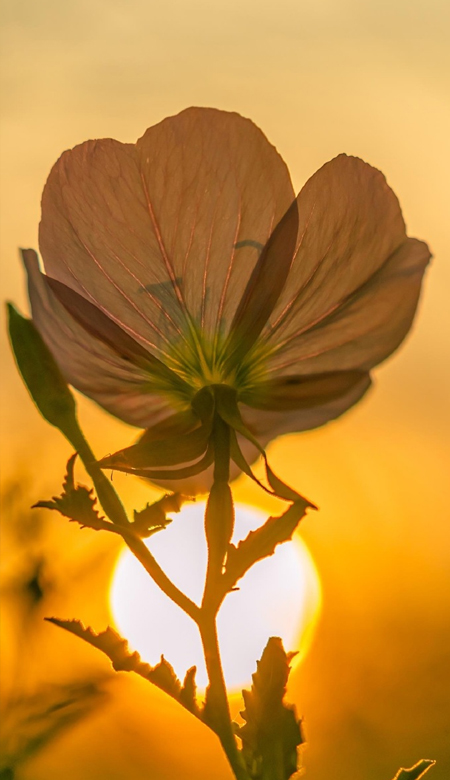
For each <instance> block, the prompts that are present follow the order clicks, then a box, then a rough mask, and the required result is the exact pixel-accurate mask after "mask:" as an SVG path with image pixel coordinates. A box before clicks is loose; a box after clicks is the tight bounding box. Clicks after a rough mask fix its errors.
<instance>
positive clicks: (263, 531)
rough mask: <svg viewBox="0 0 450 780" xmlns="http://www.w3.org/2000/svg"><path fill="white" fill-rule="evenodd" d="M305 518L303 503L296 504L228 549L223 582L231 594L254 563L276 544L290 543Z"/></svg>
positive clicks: (269, 553)
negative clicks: (232, 589)
mask: <svg viewBox="0 0 450 780" xmlns="http://www.w3.org/2000/svg"><path fill="white" fill-rule="evenodd" d="M304 515H305V505H304V502H295V503H294V504H291V506H290V507H289V509H287V510H286V512H284V514H282V515H281V516H280V517H269V518H268V519H267V520H266V522H265V523H264V525H262V526H261V527H260V528H257V529H256V531H250V533H249V534H248V536H246V538H245V539H243V540H242V541H241V542H239V544H238V545H237V547H235V546H234V545H233V544H231V545H230V546H229V548H228V555H227V561H226V567H225V572H224V575H223V576H224V582H225V583H226V585H227V589H228V590H230V589H231V588H232V587H233V586H234V585H235V584H236V582H237V581H238V580H239V579H240V578H241V577H243V576H244V574H245V573H246V572H247V571H248V569H250V568H251V566H253V564H254V563H256V561H260V560H262V559H263V558H267V557H268V556H269V555H272V554H273V553H274V552H275V547H276V546H277V544H282V543H283V542H287V541H289V539H291V538H292V534H293V533H294V531H295V529H296V528H297V526H298V524H299V522H300V520H301V519H302V517H304Z"/></svg>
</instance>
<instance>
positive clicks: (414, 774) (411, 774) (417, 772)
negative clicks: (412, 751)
mask: <svg viewBox="0 0 450 780" xmlns="http://www.w3.org/2000/svg"><path fill="white" fill-rule="evenodd" d="M435 763H436V761H433V759H429V758H423V759H422V761H418V762H417V764H414V766H412V767H411V769H399V770H398V772H397V774H396V775H395V777H394V780H419V778H421V777H423V776H424V774H425V773H426V772H428V770H429V769H431V767H432V766H434V765H435Z"/></svg>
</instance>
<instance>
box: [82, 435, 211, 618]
mask: <svg viewBox="0 0 450 780" xmlns="http://www.w3.org/2000/svg"><path fill="white" fill-rule="evenodd" d="M69 433H70V436H69ZM67 438H68V439H69V441H70V443H71V444H72V446H73V447H74V448H75V449H76V451H77V452H78V455H79V456H80V458H81V460H82V462H83V464H84V466H85V468H86V471H87V472H88V474H89V476H90V477H91V479H92V481H93V483H94V485H95V490H96V492H97V496H98V499H99V501H100V504H101V505H102V507H103V509H104V511H105V513H106V515H107V516H108V517H109V519H110V520H112V522H113V523H114V524H115V525H116V526H119V527H120V528H117V533H119V534H120V536H122V538H123V540H124V541H125V542H126V544H127V545H128V547H129V548H130V550H131V552H132V553H133V554H134V555H135V556H136V558H137V559H138V560H139V561H140V563H142V565H143V567H144V569H145V570H146V572H147V573H148V574H149V575H150V577H151V578H152V580H153V581H154V582H155V583H156V584H157V585H158V587H159V588H161V590H162V591H163V593H165V594H166V596H168V598H169V599H171V600H172V601H174V602H175V604H177V606H179V607H180V608H181V609H182V610H183V611H184V612H186V614H188V615H189V617H191V618H192V619H193V620H194V621H195V622H196V623H198V619H199V614H200V610H199V608H198V606H197V605H196V604H194V602H193V601H191V599H190V598H188V596H185V594H184V593H183V592H182V591H181V590H179V589H178V588H177V586H176V585H174V583H173V582H172V580H170V579H169V577H168V576H167V574H165V572H164V571H163V570H162V569H161V567H160V565H159V564H158V563H157V561H156V560H155V558H154V557H153V555H152V554H151V552H150V550H148V548H147V547H146V546H145V544H144V542H143V541H142V539H140V538H139V537H138V536H136V534H135V533H134V532H133V531H131V530H129V527H130V522H129V520H128V517H127V515H126V512H125V509H124V507H123V504H122V502H121V500H120V498H119V496H118V495H117V493H116V491H115V490H114V488H113V486H112V484H111V482H110V481H109V480H108V478H107V477H106V476H105V474H104V473H103V471H102V470H101V468H100V467H99V466H98V465H97V461H96V458H95V455H94V453H93V452H92V450H91V447H90V445H89V444H88V442H87V441H86V439H85V438H84V435H83V432H82V430H81V428H80V427H79V425H78V423H77V424H76V426H71V430H70V431H69V432H68V434H67Z"/></svg>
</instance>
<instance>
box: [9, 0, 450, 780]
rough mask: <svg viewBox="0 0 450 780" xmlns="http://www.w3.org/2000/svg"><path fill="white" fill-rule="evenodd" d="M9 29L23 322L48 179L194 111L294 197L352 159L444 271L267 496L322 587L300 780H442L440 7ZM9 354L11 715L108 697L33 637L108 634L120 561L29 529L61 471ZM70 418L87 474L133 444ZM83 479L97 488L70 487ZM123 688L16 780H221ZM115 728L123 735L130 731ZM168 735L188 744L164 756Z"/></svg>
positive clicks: (236, 9) (126, 12) (66, 17)
mask: <svg viewBox="0 0 450 780" xmlns="http://www.w3.org/2000/svg"><path fill="white" fill-rule="evenodd" d="M4 5H5V13H4V18H3V22H2V35H3V45H2V47H1V57H2V60H3V63H2V64H3V74H4V81H3V84H2V139H1V141H2V142H1V154H2V164H1V193H0V196H1V203H0V212H1V215H2V231H1V236H0V257H1V262H2V294H3V297H5V298H8V299H10V300H14V301H15V302H16V303H17V304H18V305H19V307H21V310H22V311H26V310H27V306H28V304H27V296H26V291H25V286H24V280H23V274H22V270H21V268H20V263H19V259H18V252H17V248H18V246H24V247H28V246H34V247H36V246H37V230H38V223H39V218H40V198H41V193H42V189H43V186H44V182H45V179H46V177H47V175H48V173H49V171H50V167H51V165H52V164H53V163H54V162H55V160H56V158H57V157H58V155H59V154H60V153H61V152H62V151H63V150H64V149H66V148H69V147H72V146H73V145H75V144H77V143H81V142H83V141H85V140H86V139H87V138H96V137H112V138H117V139H119V140H121V141H123V142H134V141H135V139H136V137H137V136H138V134H139V133H141V132H142V131H143V129H144V128H145V127H148V126H150V125H152V124H154V123H156V122H158V121H160V120H161V119H162V118H163V117H165V116H168V115H171V114H175V113H177V112H178V111H180V110H182V109H183V108H185V107H187V106H190V105H195V106H215V107H217V108H221V109H225V110H236V111H238V112H240V113H242V114H243V115H245V116H248V117H250V118H251V119H253V120H254V121H255V122H256V123H257V124H258V125H259V126H260V127H261V128H262V129H263V130H264V132H265V133H266V134H267V136H268V137H269V138H270V140H271V142H272V143H274V144H275V145H276V147H277V148H278V150H279V151H280V153H281V154H282V156H283V158H284V159H285V160H286V162H287V164H288V166H289V169H290V171H291V173H292V178H293V184H294V188H295V190H296V191H298V190H299V189H300V187H301V186H302V185H303V183H304V182H305V181H306V179H307V178H308V177H309V176H310V175H311V174H312V173H313V172H314V171H315V170H317V169H318V168H319V167H320V166H321V165H322V164H323V163H324V162H325V161H326V160H329V159H331V158H332V157H333V156H335V155H336V154H339V153H341V152H346V153H348V154H354V155H359V156H360V157H362V158H363V159H365V160H367V162H369V163H370V164H372V165H374V166H376V167H377V168H379V169H380V170H382V171H383V172H384V173H385V174H386V177H387V180H388V183H389V184H390V185H391V186H392V188H393V189H394V191H395V192H396V194H397V195H398V197H399V200H400V203H401V206H402V209H403V213H404V215H405V219H406V222H407V227H408V232H409V234H410V235H414V236H418V237H419V238H421V239H424V240H426V241H428V242H429V244H430V248H431V250H432V252H433V255H434V260H433V261H432V264H431V266H430V269H429V271H428V273H427V278H426V280H425V285H424V293H423V296H422V299H421V301H420V304H419V311H418V316H417V320H416V322H415V324H414V327H413V329H412V332H411V334H410V336H409V337H408V339H407V341H406V343H405V345H404V346H403V347H402V349H401V351H399V352H398V354H396V355H394V356H393V358H391V359H390V360H389V361H388V362H387V363H386V364H384V365H383V366H381V367H380V368H378V369H377V370H376V371H375V372H374V378H375V387H374V389H373V391H371V392H370V393H369V394H368V396H367V397H366V398H365V399H364V400H363V402H362V403H361V404H359V405H358V406H357V407H355V408H354V409H353V410H352V411H351V412H349V413H348V414H347V415H345V416H344V417H343V418H341V419H340V420H338V421H337V422H336V423H332V424H330V425H328V426H326V427H324V428H322V429H319V430H315V431H311V432H308V433H305V434H302V435H290V436H285V437H283V438H281V439H279V440H278V441H275V442H274V443H272V444H271V446H270V448H269V453H268V454H269V460H270V463H271V465H272V467H273V468H274V470H275V472H276V473H278V474H279V475H280V477H282V478H283V479H284V480H286V481H287V482H288V483H289V484H291V485H292V486H293V487H294V488H296V489H298V490H299V491H300V492H301V493H302V494H304V495H305V496H307V497H308V498H309V499H311V501H314V502H315V503H316V504H317V505H318V506H319V512H309V513H308V515H307V517H305V518H304V520H302V523H301V524H300V527H299V533H300V534H301V536H302V538H303V539H304V540H305V542H306V544H307V546H308V549H309V550H310V551H311V554H312V556H313V558H314V561H315V563H316V565H317V568H318V570H319V572H320V581H321V587H322V591H323V605H322V611H321V618H320V621H319V623H318V625H317V630H316V632H315V635H314V640H313V644H312V648H311V652H309V653H308V654H307V656H306V657H305V659H304V662H303V663H301V664H299V665H298V666H297V668H296V669H295V670H294V671H293V673H292V675H291V679H290V687H289V697H288V698H289V699H290V700H291V701H293V702H295V704H296V706H297V708H298V711H299V712H300V713H302V714H304V716H305V732H306V736H307V740H308V746H307V749H306V751H305V758H304V761H305V765H306V771H307V774H306V777H307V778H309V777H311V778H314V779H315V780H325V778H329V777H351V778H352V780H389V779H390V778H391V777H393V776H394V774H395V772H396V770H397V769H398V768H399V767H400V766H401V765H403V766H410V765H412V764H413V763H414V762H415V761H416V760H418V759H419V758H420V757H422V756H429V757H433V758H436V759H437V760H438V764H437V767H436V769H433V770H431V771H430V773H429V777H430V780H432V778H433V773H434V775H435V777H436V780H445V778H447V777H448V776H449V767H450V743H449V736H448V723H449V705H448V695H447V692H448V690H449V688H450V665H449V664H448V657H447V656H448V651H447V648H448V647H449V644H450V625H449V619H448V616H449V614H450V587H449V572H450V558H449V550H450V538H449V529H450V516H449V502H448V474H449V472H450V453H449V440H450V406H449V403H448V399H449V396H450V376H449V365H450V355H449V343H448V334H449V332H450V306H449V305H448V299H449V290H450V261H449V258H450V238H449V233H448V193H447V190H448V182H449V181H450V164H449V162H450V161H449V155H448V138H449V137H450V114H449V110H448V76H449V66H448V34H447V29H448V4H447V3H445V2H442V1H441V0H429V2H424V0H408V2H406V0H397V1H396V2H393V3H387V2H385V3H379V2H378V0H365V2H363V3H355V2H351V1H350V0H340V1H339V2H335V1H334V2H333V0H321V1H320V2H317V1H316V0H304V1H303V2H298V1H297V0H279V2H278V3H277V4H274V3H273V2H269V0H261V2H259V3H255V2H254V1H253V0H215V2H213V3H211V2H209V3H208V2H206V0H191V2H188V3H186V2H183V0H168V1H167V2H166V3H148V2H146V0H130V2H128V3H124V2H113V3H111V2H106V0H90V2H89V3H88V2H79V0H65V2H64V3H61V2H59V1H58V0H46V2H44V3H36V2H33V0H20V2H12V1H11V2H6V3H5V4H4ZM0 349H1V358H2V382H1V387H0V407H1V409H0V411H1V414H2V462H3V466H2V470H1V472H2V473H1V478H2V482H3V486H4V494H5V501H4V511H3V513H2V514H3V518H2V523H3V528H2V531H3V533H2V556H3V557H4V559H5V562H6V561H7V565H6V563H5V566H4V568H3V569H2V571H1V577H2V579H1V586H2V602H3V603H4V605H5V606H4V608H3V609H2V614H3V619H2V621H1V622H2V632H4V634H5V640H4V642H3V654H4V656H3V659H2V661H3V662H2V664H1V668H2V677H4V678H5V680H6V683H5V684H3V685H2V686H1V688H2V696H3V697H4V698H6V699H8V697H9V699H8V701H7V702H6V704H10V702H11V700H12V697H16V699H17V698H18V697H19V696H23V697H25V699H26V698H27V697H29V696H32V695H34V696H37V697H39V696H41V693H42V689H43V687H45V686H46V685H53V684H59V683H60V681H61V680H63V681H67V680H73V679H78V680H80V679H83V680H84V679H87V678H89V679H90V678H91V677H92V675H94V674H95V675H97V674H98V675H107V674H110V673H111V669H110V666H109V665H108V663H106V662H105V661H104V659H103V658H97V654H96V653H95V651H94V650H93V649H92V648H89V647H84V645H83V646H79V643H78V642H77V640H76V638H74V637H71V636H69V635H65V634H63V632H61V631H58V629H57V628H56V627H54V626H51V625H49V624H48V623H44V621H43V617H44V616H45V615H55V616H58V617H61V618H71V617H74V618H79V619H81V620H83V621H84V622H85V623H88V624H90V625H92V627H93V628H94V629H96V630H102V629H104V628H105V627H106V625H107V624H108V622H109V621H110V620H111V615H110V614H109V608H108V603H107V600H108V594H109V591H108V589H109V586H110V581H111V576H112V572H113V569H114V566H115V564H116V560H117V556H118V554H119V552H120V550H121V549H122V548H121V547H120V542H119V540H117V539H112V538H105V536H106V535H102V534H100V533H99V534H97V533H95V532H91V531H89V530H83V531H80V530H79V529H78V528H75V527H74V526H73V524H69V523H68V521H67V520H66V519H64V518H60V517H57V516H56V513H40V514H37V513H36V510H33V512H34V514H30V511H29V507H30V506H31V505H32V504H34V503H35V502H36V501H37V500H39V499H44V498H49V497H50V496H52V495H57V494H58V493H59V492H60V488H61V483H62V479H63V475H64V468H65V463H66V461H67V459H68V457H69V456H70V455H71V454H72V453H71V449H70V447H69V445H68V444H67V443H66V442H65V441H64V440H63V439H62V437H61V435H60V434H59V432H58V431H57V430H56V429H53V428H51V427H50V426H49V425H47V424H46V423H45V422H44V421H43V420H42V419H40V418H39V415H38V413H37V412H36V409H35V408H34V406H33V404H32V402H31V401H30V399H29V396H28V394H27V392H26V390H25V389H24V387H23V385H22V383H21V380H20V378H19V377H18V375H17V372H16V369H15V366H14V364H13V360H12V357H11V354H10V351H9V346H8V343H7V338H6V335H5V332H4V329H3V331H2V334H1V336H0ZM77 400H78V405H79V416H80V420H81V423H82V426H83V429H84V431H85V433H86V435H87V437H88V438H89V440H90V442H91V444H92V447H93V449H94V451H95V453H96V455H97V456H98V457H102V456H106V455H107V454H108V453H111V452H114V451H116V450H117V449H118V448H119V447H125V446H127V445H130V444H131V443H133V442H134V441H135V440H136V438H137V435H138V433H137V431H136V429H133V428H130V427H129V426H126V425H125V424H123V423H120V422H118V421H117V420H114V419H112V418H111V417H109V416H108V415H107V414H105V413H104V412H102V411H101V410H100V409H98V408H96V407H95V405H94V404H93V403H90V402H88V401H87V400H86V399H84V398H82V397H80V396H79V395H78V394H77ZM77 476H78V479H79V481H80V482H82V483H84V484H89V480H88V477H87V476H86V475H85V474H84V472H83V470H82V468H81V467H80V465H79V464H78V465H77ZM13 484H16V490H17V492H18V493H19V495H20V506H19V509H20V511H18V513H16V514H15V513H14V512H12V511H11V507H10V504H9V503H8V501H7V500H6V498H7V496H8V491H9V492H10V491H11V485H13ZM114 485H115V487H116V488H117V490H118V492H119V493H120V495H121V496H123V499H124V503H125V504H126V507H127V509H128V510H129V511H130V512H132V511H133V509H137V510H139V509H142V507H143V506H144V505H145V504H146V503H147V502H149V501H150V502H151V501H152V500H155V499H156V498H157V497H159V496H160V495H161V493H160V491H157V490H156V489H154V488H153V487H151V486H150V485H149V484H148V483H145V482H144V481H139V480H135V479H133V478H132V477H126V476H125V475H121V474H115V475H114ZM233 489H234V494H235V500H236V501H237V502H239V503H243V504H249V505H253V506H255V507H258V508H259V509H260V510H261V511H263V512H264V513H265V514H267V513H274V514H276V513H277V512H279V511H280V509H281V511H282V507H281V504H280V502H277V501H275V500H274V499H271V498H270V497H269V496H267V495H265V494H262V493H261V491H260V490H259V489H258V487H257V486H255V485H254V484H253V483H252V482H250V480H248V479H247V478H240V479H239V480H238V481H237V482H236V483H235V485H234V488H233ZM44 515H45V517H44ZM177 523H178V518H176V517H175V518H174V525H176V524H177ZM111 536H112V535H111ZM41 559H42V560H43V561H44V563H43V568H42V572H43V573H42V581H41V584H42V587H43V590H44V594H45V595H44V598H43V601H42V603H41V604H40V605H39V608H37V609H36V610H35V611H34V612H33V611H32V610H31V609H30V607H29V601H27V600H26V599H25V596H23V593H25V587H24V583H25V584H26V580H27V577H28V576H29V573H30V571H31V572H32V571H33V565H35V564H36V562H39V561H40V560H41ZM22 586H23V588H22ZM21 588H22V590H23V593H22V590H21ZM234 595H235V596H236V597H237V598H238V597H239V594H233V597H234ZM22 596H23V598H22ZM229 598H230V599H231V598H232V596H229ZM167 655H168V660H169V661H170V660H171V659H170V657H169V653H168V654H167ZM255 660H256V659H255ZM118 680H119V681H118V685H117V687H118V688H120V689H121V690H123V691H126V696H125V694H124V697H125V699H126V702H125V704H124V703H123V702H122V699H120V701H119V700H116V699H114V700H113V703H112V704H111V701H109V700H105V706H104V708H103V709H99V710H98V712H97V714H96V715H95V717H92V719H89V718H86V720H85V721H83V722H82V723H81V724H79V725H78V726H76V727H74V730H73V732H72V731H67V732H66V734H65V735H64V738H63V739H61V741H57V740H55V741H54V742H50V743H49V744H48V745H47V747H46V748H45V751H43V752H42V753H36V754H35V756H32V757H31V758H30V760H29V762H28V763H29V766H27V765H25V764H24V765H23V766H22V765H21V766H20V767H18V769H17V772H16V776H17V780H40V778H43V779H45V780H59V778H60V777H61V766H65V764H64V763H62V762H63V761H65V762H67V766H66V767H65V770H64V772H65V774H67V777H68V778H70V780H72V778H73V780H80V778H82V779H83V780H104V778H107V779H108V780H109V778H114V780H116V778H118V780H125V778H126V780H140V779H141V778H142V777H144V776H148V777H151V778H152V780H166V778H169V780H172V778H173V777H183V778H186V779H187V778H189V779H190V778H195V780H197V778H198V779H200V778H203V777H204V778H210V777H214V778H216V777H217V779H218V780H222V779H223V780H225V779H227V780H230V777H231V776H230V775H229V773H228V771H227V767H226V762H225V761H224V760H223V756H222V752H221V750H220V748H219V746H218V745H217V744H216V741H215V740H214V739H213V738H211V739H210V741H209V742H208V743H207V745H208V747H207V748H206V747H205V748H204V749H203V748H202V749H201V750H200V749H199V748H198V746H199V744H202V745H206V743H205V742H204V739H205V736H204V734H203V732H202V731H201V730H200V725H201V724H197V723H196V722H195V725H196V726H198V728H197V729H194V726H192V724H191V721H193V719H192V718H191V717H190V716H189V715H188V714H187V713H185V712H182V713H181V714H178V715H177V714H176V713H177V712H178V709H177V706H176V703H175V702H172V701H171V700H167V702H168V703H167V706H166V707H165V706H164V702H165V701H166V699H165V698H164V696H163V694H160V692H159V691H157V690H156V689H154V688H153V687H152V686H150V685H147V684H146V683H145V681H138V683H136V682H135V681H134V682H133V681H132V680H133V678H128V677H126V675H124V674H121V675H119V678H118ZM136 689H138V692H137V693H136ZM122 713H123V714H122ZM124 723H130V724H132V725H131V726H130V728H129V729H128V730H126V729H125V728H124ZM189 724H191V725H189ZM207 733H208V734H209V732H207ZM174 734H176V735H177V736H176V739H181V738H182V737H181V735H185V737H186V738H185V739H184V741H182V742H181V744H180V745H179V750H178V752H177V754H176V755H175V751H174V750H173V743H174V739H175V737H174ZM186 735H187V736H186ZM69 743H70V744H69ZM107 747H108V748H109V747H111V752H110V757H108V756H107V750H106V748H107ZM0 752H1V750H0ZM120 756H121V758H120ZM202 758H203V763H202ZM171 762H172V763H171ZM220 762H221V763H220ZM427 777H428V776H427Z"/></svg>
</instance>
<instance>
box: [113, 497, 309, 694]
mask: <svg viewBox="0 0 450 780" xmlns="http://www.w3.org/2000/svg"><path fill="white" fill-rule="evenodd" d="M204 508H205V505H204V504H203V503H195V504H190V505H187V506H185V507H184V508H183V509H182V511H181V513H180V515H176V516H175V518H174V521H173V523H172V525H171V526H169V527H168V528H167V529H166V530H165V531H163V532H160V533H159V534H157V535H156V536H154V537H153V538H150V540H148V542H147V545H148V547H149V548H150V549H151V551H152V553H153V554H154V555H155V557H156V559H157V560H158V562H159V563H160V564H161V565H162V566H163V568H164V569H165V571H166V572H167V573H168V574H169V576H170V577H171V578H172V579H173V581H174V582H175V583H176V584H177V585H178V586H179V587H180V588H182V589H183V590H184V592H185V593H187V594H188V595H189V596H190V597H191V598H193V599H194V600H195V601H196V602H197V603H198V602H199V601H200V600H201V595H202V588H203V583H204V578H205V569H206V545H205V539H204V535H203V514H204ZM263 520H264V515H263V514H262V512H261V510H257V509H255V508H254V507H250V506H245V505H243V504H240V505H237V507H236V528H235V534H234V538H233V541H234V542H237V541H239V540H240V539H242V538H244V537H245V536H246V535H247V534H248V533H249V531H251V530H253V529H254V528H256V527H257V526H258V525H260V524H261V522H262V521H263ZM110 599H111V608H112V613H113V618H114V621H115V624H116V626H117V628H118V630H119V632H120V633H121V634H122V635H123V636H126V637H127V638H128V639H129V642H130V646H131V647H132V648H133V649H135V650H137V651H138V652H139V653H140V654H141V656H142V657H143V658H144V659H145V660H146V661H148V662H149V663H151V664H155V663H157V662H158V661H159V658H160V656H161V654H164V656H165V657H166V658H167V660H168V661H169V663H171V664H172V666H173V667H174V669H175V672H176V673H177V675H178V676H179V677H180V678H183V677H184V674H185V672H186V670H187V669H188V668H189V667H191V666H193V665H195V666H197V669H198V672H197V682H198V685H199V687H200V688H203V689H204V688H205V687H206V682H207V680H206V671H205V667H204V661H203V657H202V648H201V643H200V639H199V636H198V631H197V628H196V626H195V625H194V624H193V623H192V621H191V620H190V619H189V618H188V617H187V616H186V615H185V614H184V613H183V612H181V610H180V609H179V608H178V607H177V606H175V605H174V604H172V602H170V601H169V599H167V597H166V596H165V595H164V594H163V593H162V592H161V591H160V590H159V589H158V587H157V586H156V585H155V584H154V583H153V582H152V581H150V580H149V577H148V575H147V574H146V572H145V571H144V569H143V568H142V566H141V565H140V564H139V562H138V561H137V560H136V559H135V558H134V556H133V555H132V554H131V553H130V552H129V551H128V550H126V551H124V552H122V553H121V555H120V557H119V560H118V563H117V566H116V569H115V572H114V575H113V579H112V585H111V591H110ZM319 610H320V582H319V576H318V573H317V570H316V567H315V565H314V562H313V560H312V558H311V555H310V553H309V551H308V549H307V547H306V545H305V544H304V543H303V542H302V541H301V539H300V538H299V537H296V539H295V542H294V543H293V544H285V545H280V546H279V547H278V548H277V549H276V551H275V554H274V555H273V556H271V557H270V558H268V559H265V560H263V561H260V562H259V563H258V564H257V565H256V566H255V567H254V569H252V570H251V571H250V572H248V573H247V574H246V576H245V577H244V579H243V580H241V582H240V583H239V591H238V592H236V593H231V594H229V595H228V597H227V598H226V600H225V603H224V605H223V607H222V609H221V611H220V613H219V619H218V627H219V638H220V643H221V647H222V654H223V665H224V672H225V679H226V682H227V686H228V689H229V690H231V691H232V690H234V689H239V688H240V687H242V686H244V685H248V683H249V682H250V681H251V675H252V673H253V672H254V671H255V659H256V658H259V657H260V656H261V653H262V650H263V648H264V646H265V644H266V642H267V639H268V637H269V636H280V637H281V638H282V640H283V643H284V646H285V648H286V650H287V651H291V650H292V651H294V650H298V655H297V656H296V658H295V659H294V662H293V663H294V664H295V662H297V663H298V660H301V658H302V657H303V656H304V655H305V652H306V651H307V649H308V646H309V643H310V639H311V636H312V633H313V629H314V626H315V624H316V621H317V618H318V614H319Z"/></svg>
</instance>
